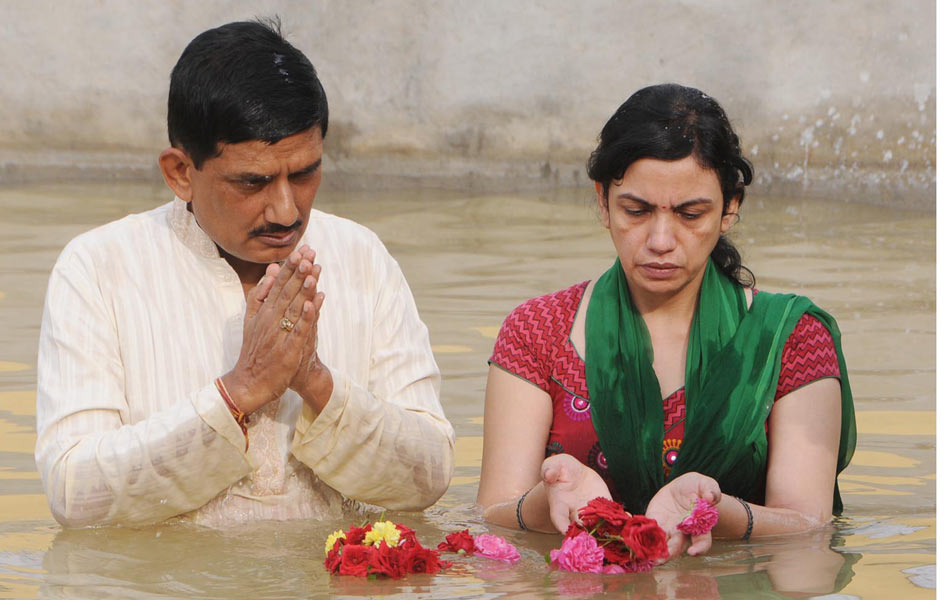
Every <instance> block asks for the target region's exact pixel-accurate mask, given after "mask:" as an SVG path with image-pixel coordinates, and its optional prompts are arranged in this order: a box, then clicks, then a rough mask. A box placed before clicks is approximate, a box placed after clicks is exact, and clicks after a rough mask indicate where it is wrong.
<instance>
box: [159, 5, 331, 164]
mask: <svg viewBox="0 0 950 600" xmlns="http://www.w3.org/2000/svg"><path fill="white" fill-rule="evenodd" d="M327 118H328V108H327V96H326V93H325V92H324V91H323V86H322V85H320V80H319V79H318V78H317V72H316V70H314V68H313V65H312V64H311V63H310V61H309V60H308V59H307V57H306V56H304V55H303V53H302V52H300V50H297V49H296V48H294V47H293V46H292V45H290V43H289V42H287V40H285V39H284V37H283V35H281V32H280V21H279V20H277V19H273V20H258V21H240V22H236V23H228V24H227V25H222V26H220V27H216V28H214V29H209V30H208V31H205V32H204V33H202V34H200V35H198V36H197V37H196V38H195V39H193V40H191V43H189V44H188V46H187V47H186V48H185V51H184V52H182V54H181V57H180V58H179V59H178V63H177V64H176V65H175V68H174V69H172V74H171V85H170V87H169V91H168V139H169V141H170V142H171V144H172V146H175V147H176V148H180V149H182V150H184V151H185V152H186V153H187V154H188V156H189V157H190V158H191V160H192V161H193V162H194V164H195V167H196V168H198V169H200V168H201V166H202V164H203V163H204V161H205V160H207V159H209V158H213V157H215V156H217V155H218V154H219V152H220V149H219V147H218V144H219V143H225V144H234V143H238V142H244V141H248V140H262V141H265V142H267V143H269V144H273V143H275V142H278V141H280V140H282V139H283V138H285V137H287V136H290V135H294V134H296V133H300V132H302V131H305V130H308V129H310V128H312V127H315V126H317V125H319V126H320V132H321V134H322V135H323V136H326V133H327V124H328V119H327Z"/></svg>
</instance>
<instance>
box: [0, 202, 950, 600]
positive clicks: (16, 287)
mask: <svg viewBox="0 0 950 600" xmlns="http://www.w3.org/2000/svg"><path fill="white" fill-rule="evenodd" d="M167 199H168V198H167V194H166V192H165V189H164V187H163V186H160V185H155V186H149V185H137V184H136V185H132V184H119V185H105V184H83V185H80V186H75V185H71V186H66V185H61V186H30V187H22V188H0V205H2V206H3V207H4V209H5V212H4V219H3V220H2V221H0V273H3V274H4V276H3V278H0V598H6V597H15V598H28V597H37V596H43V597H54V598H60V597H75V598H109V597H115V598H129V597H133V598H154V597H176V598H185V597H186V598H211V597H214V598H247V597H263V598H268V597H274V598H277V597H281V598H283V597H328V596H334V597H353V598H356V597H366V596H372V595H378V596H387V597H396V598H399V597H405V598H419V597H421V598H480V597H486V596H488V597H491V596H497V595H504V596H521V597H525V598H536V597H551V598H554V597H559V596H565V597H568V596H572V597H587V596H592V595H597V594H600V593H602V592H610V593H613V595H618V596H623V597H630V598H667V599H672V598H701V599H706V598H720V597H721V598H738V597H749V598H760V597H803V596H814V595H826V594H834V593H837V594H841V595H843V597H866V598H874V597H893V598H902V599H910V600H913V599H915V598H931V597H933V586H934V583H933V582H934V577H933V574H934V570H933V565H934V562H935V560H934V556H935V546H936V542H935V519H934V504H935V472H936V470H935V456H934V445H935V433H934V428H933V422H934V411H935V389H934V387H935V386H934V373H935V369H936V364H935V357H934V353H933V349H934V340H935V318H934V297H935V290H934V246H935V241H934V238H935V230H934V220H933V215H932V214H929V213H924V214H922V213H915V212H902V211H898V210H891V209H888V208H884V207H874V206H856V205H853V204H846V203H841V202H827V201H824V200H822V199H820V198H810V199H787V198H760V197H757V196H755V195H754V194H753V195H752V196H751V197H750V198H749V199H748V200H747V202H746V205H745V206H744V207H743V219H742V222H741V224H740V225H739V226H738V231H737V242H738V245H739V247H740V249H741V250H742V251H743V255H744V258H745V259H746V262H747V263H748V264H749V265H750V266H751V267H752V269H753V271H754V272H755V273H756V276H757V278H758V287H759V288H761V289H764V290H769V291H776V292H784V291H793V290H794V291H798V292H800V293H804V294H806V295H808V296H810V297H811V298H812V299H814V300H815V301H816V302H817V303H818V304H819V305H821V306H822V307H823V308H826V309H827V310H829V312H831V313H832V314H834V315H835V316H836V317H837V319H838V323H839V325H840V327H841V329H842V332H843V334H844V348H845V353H846V355H847V358H848V366H849V370H850V371H851V373H852V385H853V387H854V393H855V402H856V409H857V417H858V429H859V439H858V450H857V452H856V453H855V459H854V462H853V463H852V465H851V466H850V467H849V468H848V469H847V470H846V471H845V472H844V473H843V474H842V477H841V488H842V492H843V495H844V501H845V505H846V508H845V516H844V517H843V518H842V519H841V520H839V523H838V525H837V528H836V533H834V535H832V533H833V532H831V531H829V532H825V533H824V534H821V535H808V536H794V537H783V538H778V539H769V540H761V541H756V542H755V543H753V544H741V543H738V542H717V543H716V544H715V546H714V549H713V551H712V553H711V554H709V555H708V556H705V557H699V558H683V559H680V560H677V561H674V562H673V563H671V564H669V565H666V566H663V567H661V568H658V569H656V570H655V571H654V572H652V573H647V574H636V575H634V574H631V575H616V576H591V575H583V574H574V573H560V572H553V571H551V570H550V569H549V568H548V567H547V565H546V564H545V562H544V559H543V556H544V555H545V554H546V553H547V552H548V551H549V550H550V549H551V548H553V547H555V546H556V545H558V540H557V539H556V537H555V536H546V535H541V534H533V533H523V532H508V531H502V530H495V529H492V530H491V531H493V532H494V533H499V534H502V535H505V536H506V537H508V538H509V539H510V540H511V541H512V542H513V543H515V544H516V545H517V546H518V548H519V550H521V552H522V556H523V557H524V559H523V560H522V562H520V563H518V564H517V565H515V566H513V567H508V566H505V565H499V564H497V563H493V562H491V561H488V560H487V559H481V558H476V557H460V558H458V559H455V560H454V562H455V565H454V566H453V567H452V569H451V570H450V571H448V572H447V573H443V574H440V575H436V576H414V577H410V578H408V579H405V580H401V581H396V582H392V581H385V580H382V581H363V580H358V579H353V578H346V577H337V578H334V579H333V580H330V579H329V577H328V576H327V575H326V574H325V572H324V570H323V541H324V540H325V539H326V535H327V534H328V533H329V532H330V531H331V530H332V529H337V528H339V527H341V526H344V525H346V524H347V523H349V522H359V521H362V520H363V519H365V518H367V517H370V518H373V517H376V516H378V515H377V513H372V514H369V515H365V516H364V515H358V514H353V515H350V516H348V518H347V521H346V523H340V522H334V523H326V524H324V523H314V522H298V523H257V524H254V525H250V526H246V527H241V528H237V529H232V530H223V531H215V530H210V529H202V528H198V527H195V526H191V525H186V524H166V525H162V526H155V527H151V528H145V529H100V530H84V531H62V530H61V529H60V528H59V526H58V525H56V524H55V523H54V522H53V521H52V519H51V517H50V516H49V512H48V509H47V508H46V506H45V499H44V498H43V496H42V489H41V487H40V482H39V479H38V476H37V474H36V471H35V467H34V465H33V457H32V452H33V444H34V443H35V430H34V420H35V417H34V414H35V413H34V410H35V406H34V405H35V390H36V372H35V367H34V365H35V362H36V344H37V337H38V334H39V322H40V314H41V310H42V301H43V295H44V293H45V289H46V281H47V278H48V276H49V270H50V268H51V266H52V264H53V262H54V260H55V258H56V256H57V255H58V253H59V251H60V250H61V249H62V247H63V246H64V245H65V243H66V242H67V241H68V240H69V239H70V238H72V237H73V236H74V235H76V234H77V233H79V232H81V231H85V230H87V229H90V228H92V227H94V226H96V225H99V224H102V223H105V222H107V221H110V220H112V219H115V218H118V217H121V216H124V215H125V214H127V213H129V212H140V211H143V210H148V209H150V208H152V207H154V206H156V205H158V204H160V203H163V202H165V201H166V200H167ZM591 200H592V195H591V194H590V193H589V192H588V191H586V190H585V191H578V190H557V191H551V192H545V193H544V194H543V195H530V194H528V195H520V196H488V197H466V196H464V195H461V194H446V193H443V192H435V191H413V192H388V193H381V192H374V193H360V194H353V193H347V194H345V195H344V194H341V193H331V192H321V193H320V195H319V196H318V204H319V205H320V208H322V209H324V210H327V211H329V212H335V213H337V214H341V215H343V216H348V217H350V218H353V219H355V220H357V221H359V222H361V223H364V224H366V225H368V226H369V227H371V228H372V229H374V230H375V231H376V232H377V233H378V234H379V236H380V237H381V238H382V239H383V241H384V242H386V244H387V245H388V247H389V248H390V250H391V252H392V253H393V254H394V256H395V257H396V258H397V260H398V261H399V263H400V265H401V266H402V267H403V270H404V272H405V274H406V277H407V279H408V280H409V282H410V285H411V286H412V288H413V291H414V293H415V296H416V300H417V303H418V305H419V309H420V312H421V314H422V317H423V319H424V320H425V322H426V323H427V325H428V326H429V330H430V334H431V339H432V344H433V347H434V350H435V353H436V359H437V360H438V362H439V365H440V367H441V369H442V373H443V394H442V401H443V405H444V407H445V412H446V414H447V416H448V418H449V419H450V420H451V421H452V423H453V424H454V425H455V427H456V431H457V433H458V442H457V445H456V469H455V472H454V477H453V479H452V484H451V486H450V488H449V490H448V492H447V493H446V495H445V497H443V499H442V500H440V501H439V503H438V504H437V505H436V506H435V507H433V508H431V509H429V510H428V511H426V512H425V513H424V514H403V513H398V514H397V513H387V518H390V519H393V520H397V521H402V522H404V523H406V524H407V525H408V526H410V527H413V528H414V529H416V530H417V531H418V532H419V537H420V540H421V541H422V542H423V543H424V544H426V545H428V546H435V545H436V544H437V543H438V542H439V541H440V540H441V539H442V538H443V536H444V535H445V534H446V533H448V532H450V531H455V530H457V529H460V528H466V527H468V528H470V529H471V531H472V533H473V534H478V533H484V532H486V531H489V528H488V527H487V526H486V525H485V524H484V522H483V521H482V520H481V517H480V514H479V512H478V511H477V510H476V509H475V507H474V506H473V505H472V502H473V501H474V498H475V491H476V487H477V485H478V484H477V482H478V473H479V464H480V460H481V442H482V437H481V435H482V421H481V417H482V395H483V392H484V385H485V374H486V372H487V366H486V362H485V361H486V359H487V357H488V356H489V354H490V352H491V348H492V345H493V342H494V336H495V333H496V332H497V329H498V326H499V325H500V323H501V321H502V319H503V318H504V316H505V315H506V314H507V313H508V312H509V311H510V310H511V309H512V308H513V307H514V306H516V305H517V304H519V303H520V302H522V301H523V300H525V299H527V298H529V297H532V296H536V295H539V294H543V293H547V292H551V291H554V290H557V289H562V288H564V287H566V286H568V285H571V284H573V283H576V282H578V281H582V280H585V279H590V278H592V277H596V276H597V275H599V273H600V272H601V271H602V270H603V269H604V268H606V267H607V266H608V265H609V264H610V262H611V260H612V247H611V246H610V242H609V240H608V238H607V236H606V234H605V233H604V232H603V230H602V228H600V226H599V224H598V222H597V220H596V218H595V215H594V212H593V210H592V208H591V205H590V201H591ZM130 251H134V249H130ZM839 597H840V596H839Z"/></svg>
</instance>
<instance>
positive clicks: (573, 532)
mask: <svg viewBox="0 0 950 600" xmlns="http://www.w3.org/2000/svg"><path fill="white" fill-rule="evenodd" d="M582 531H583V532H587V530H586V529H584V528H583V527H581V526H580V525H578V524H577V523H575V522H574V521H571V524H570V525H568V526H567V531H566V532H565V533H564V537H569V538H572V537H576V536H577V534H579V533H581V532H582Z"/></svg>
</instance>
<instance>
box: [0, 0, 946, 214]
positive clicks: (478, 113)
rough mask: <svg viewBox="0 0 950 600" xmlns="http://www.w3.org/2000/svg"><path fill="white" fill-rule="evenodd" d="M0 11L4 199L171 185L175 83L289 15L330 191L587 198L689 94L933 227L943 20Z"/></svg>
mask: <svg viewBox="0 0 950 600" xmlns="http://www.w3.org/2000/svg"><path fill="white" fill-rule="evenodd" d="M260 6H261V3H260V2H251V1H236V2H220V1H211V2H186V1H182V0H171V1H164V2H128V1H119V0H98V1H97V0H75V1H71V2H49V1H28V0H20V1H18V0H12V1H10V0H8V1H6V2H3V3H0V49H2V51H0V77H2V81H3V84H2V85H0V107H2V108H0V182H3V181H7V182H10V181H17V180H24V179H35V178H71V177H99V176H128V175H132V176H145V177H157V171H156V170H155V168H154V162H155V156H156V154H157V153H158V151H160V150H161V149H162V148H163V147H164V146H165V144H166V143H167V142H166V138H165V129H164V127H165V108H164V104H165V98H166V94H167V85H168V74H169V73H170V71H171V68H172V66H173V65H174V63H175V61H176V60H177V58H178V55H179V53H180V52H181V50H182V49H183V48H184V46H185V45H186V44H187V43H188V41H189V40H190V39H191V38H192V37H194V36H195V35H196V34H198V33H200V32H201V31H203V30H204V29H207V28H209V27H212V26H215V25H218V24H221V23H224V22H228V21H232V20H238V19H243V18H248V17H253V16H256V15H261V14H264V15H273V14H279V15H280V16H281V18H282V19H283V22H284V30H285V33H286V34H287V36H288V37H289V39H290V40H291V41H292V42H293V43H294V44H296V45H297V46H298V47H300V48H301V49H302V50H303V51H304V52H305V53H306V54H307V55H308V56H309V57H310V58H311V60H312V61H313V62H314V64H315V66H316V67H317V71H318V73H319V74H320V77H321V80H322V81H323V82H324V85H325V87H326V89H327V92H328V94H329V100H330V115H331V124H330V132H329V134H328V139H327V145H328V149H329V154H328V157H327V158H328V161H327V181H328V182H329V183H330V184H331V185H334V184H335V185H343V186H357V187H366V186H370V187H372V186H378V185H416V184H425V185H445V186H452V187H471V188H477V189H487V188H513V187H519V188H531V187H543V186H550V185H565V184H574V183H586V176H585V174H584V170H583V166H584V161H585V159H586V157H587V155H588V154H589V152H590V150H591V149H592V148H593V146H594V144H595V143H596V136H597V133H598V132H599V130H600V128H601V126H602V125H603V123H604V122H605V121H606V119H607V118H608V117H609V116H610V114H611V113H612V112H613V110H614V109H616V107H617V106H618V105H619V104H620V103H621V102H622V101H623V100H624V99H626V98H627V97H628V96H629V95H630V94H631V93H632V92H633V91H635V90H636V89H638V88H640V87H642V86H644V85H648V84H651V83H657V82H663V81H677V82H680V83H684V84H689V85H693V86H696V87H699V88H701V89H703V90H704V91H706V92H707V93H709V94H710V95H712V96H714V97H716V98H717V99H718V100H719V101H720V102H721V103H722V104H723V105H724V107H725V108H726V110H727V112H728V113H729V114H730V116H731V118H732V119H733V121H734V124H735V125H736V128H737V130H738V131H739V134H740V137H741V138H742V140H743V144H744V147H745V149H746V151H747V153H748V154H749V155H750V157H751V158H752V159H753V162H754V163H755V165H756V167H757V170H758V173H759V176H760V179H759V181H760V182H763V183H766V184H770V185H771V187H772V188H773V189H778V190H780V191H796V190H798V189H799V188H802V187H809V188H811V189H812V190H814V191H816V192H828V193H835V194H837V193H840V194H843V195H846V196H847V197H849V198H851V197H855V198H861V197H864V196H867V195H873V196H874V197H875V198H876V199H878V200H879V201H890V200H895V199H896V200H899V201H900V202H903V203H904V204H909V205H924V206H927V205H929V206H932V205H933V194H934V189H935V177H936V176H935V170H934V166H935V165H934V162H935V147H936V141H935V80H936V76H935V45H936V44H935V35H936V33H935V20H936V19H935V5H934V3H933V1H932V0H930V1H923V0H906V1H903V2H882V1H875V0H850V1H846V2H827V1H825V0H815V1H812V0H786V1H785V2H762V1H760V0H662V1H659V0H657V1H652V2H647V1H643V0H637V1H630V0H589V1H584V2H579V1H575V0H550V1H548V0H481V1H478V2H469V1H461V0H457V1H445V2H438V1H435V0H400V1H388V2H383V1H375V2H374V1H369V0H354V1H348V2H343V1H336V2H334V1H314V2H290V1H283V2H272V3H269V4H267V5H266V8H265V9H261V8H260Z"/></svg>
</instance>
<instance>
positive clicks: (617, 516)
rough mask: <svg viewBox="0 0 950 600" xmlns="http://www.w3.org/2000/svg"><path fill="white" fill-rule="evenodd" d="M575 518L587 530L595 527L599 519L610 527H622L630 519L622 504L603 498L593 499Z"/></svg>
mask: <svg viewBox="0 0 950 600" xmlns="http://www.w3.org/2000/svg"><path fill="white" fill-rule="evenodd" d="M577 516H579V517H580V519H581V523H583V524H584V527H586V528H588V530H589V529H590V528H592V527H594V526H595V525H597V521H599V520H600V519H603V520H604V521H606V522H607V523H609V524H611V525H616V526H620V527H622V526H623V525H624V524H625V523H626V522H627V519H629V518H630V515H629V514H628V513H627V511H625V510H624V509H623V505H622V504H620V503H619V502H614V501H613V500H608V499H607V498H603V497H601V498H594V499H593V500H591V501H590V502H588V503H587V506H585V507H584V508H582V509H580V510H579V511H577Z"/></svg>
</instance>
